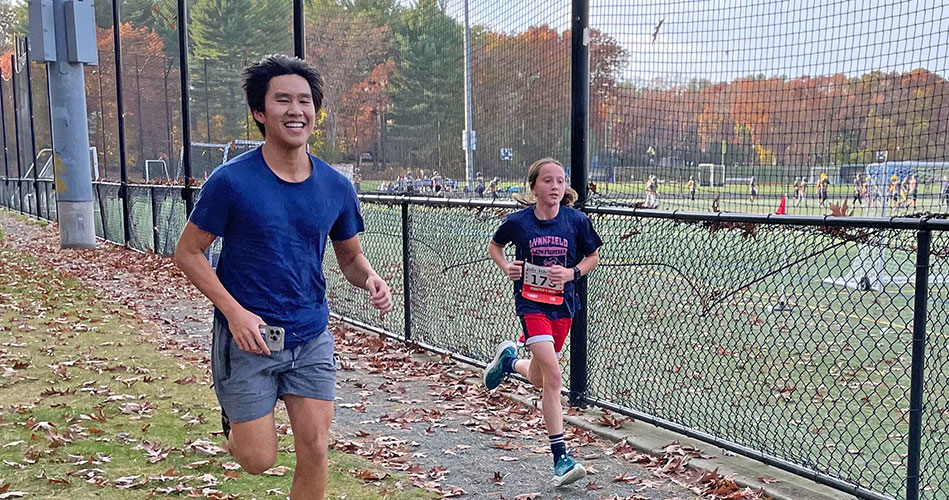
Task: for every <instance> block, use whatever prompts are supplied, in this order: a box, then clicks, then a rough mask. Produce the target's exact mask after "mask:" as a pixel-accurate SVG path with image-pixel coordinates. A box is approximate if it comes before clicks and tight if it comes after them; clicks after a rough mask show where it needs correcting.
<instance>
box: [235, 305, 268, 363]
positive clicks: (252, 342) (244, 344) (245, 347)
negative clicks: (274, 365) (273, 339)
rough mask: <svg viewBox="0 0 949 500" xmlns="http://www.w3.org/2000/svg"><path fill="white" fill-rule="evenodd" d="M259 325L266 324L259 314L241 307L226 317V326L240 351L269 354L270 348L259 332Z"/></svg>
mask: <svg viewBox="0 0 949 500" xmlns="http://www.w3.org/2000/svg"><path fill="white" fill-rule="evenodd" d="M261 325H266V323H264V320H262V319H260V316H257V315H256V314H254V313H252V312H250V311H248V310H247V309H241V310H239V311H237V312H236V313H233V314H231V315H230V316H228V317H227V328H228V329H229V330H230V331H231V336H232V337H234V342H235V343H237V347H239V348H240V349H241V350H242V351H247V352H252V353H254V354H265V355H267V356H270V349H269V348H268V347H267V343H266V342H264V337H263V335H261V334H260V327H261Z"/></svg>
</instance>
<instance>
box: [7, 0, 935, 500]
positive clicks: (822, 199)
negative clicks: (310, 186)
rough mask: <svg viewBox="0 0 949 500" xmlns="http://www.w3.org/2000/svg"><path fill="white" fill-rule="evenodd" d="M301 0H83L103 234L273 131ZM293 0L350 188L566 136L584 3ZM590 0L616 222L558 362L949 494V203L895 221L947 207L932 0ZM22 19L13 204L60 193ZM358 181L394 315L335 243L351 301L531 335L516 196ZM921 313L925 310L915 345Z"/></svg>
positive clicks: (726, 437) (128, 240)
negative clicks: (184, 17) (244, 87)
mask: <svg viewBox="0 0 949 500" xmlns="http://www.w3.org/2000/svg"><path fill="white" fill-rule="evenodd" d="M122 5H123V6H125V5H126V3H123V4H122ZM128 5H131V4H128ZM291 7H292V3H291V2H286V1H277V0H245V1H240V2H225V3H221V2H210V1H203V0H198V1H196V2H194V4H193V6H192V7H191V11H190V15H189V30H188V35H189V37H188V38H189V40H190V42H189V43H190V45H189V46H188V47H185V50H184V51H181V50H179V45H178V44H179V32H178V29H179V23H178V15H179V13H178V12H177V2H174V1H173V0H159V1H158V2H151V3H150V4H149V8H147V9H134V8H131V9H127V10H123V12H121V13H120V19H119V23H118V31H119V37H118V38H119V39H118V42H119V43H118V44H116V39H115V33H114V32H113V28H114V26H115V24H116V23H114V22H113V16H112V5H111V2H99V3H97V4H96V10H97V16H96V17H97V25H98V26H97V42H98V49H99V65H98V66H94V67H88V68H87V69H86V73H85V75H86V89H87V105H88V110H89V134H90V146H91V148H90V159H91V168H92V171H93V172H92V174H93V178H94V179H97V180H98V181H99V182H96V183H95V184H94V196H95V199H94V210H95V224H96V234H97V235H99V236H100V237H102V238H105V239H107V240H109V241H114V242H118V243H121V244H127V245H128V246H129V247H131V248H134V249H137V250H141V251H154V252H156V253H159V254H163V255H169V254H171V253H172V252H173V250H174V245H175V242H176V240H177V237H178V235H179V234H180V231H181V228H182V227H183V226H184V224H185V221H186V219H187V213H186V207H187V203H186V201H185V200H186V198H188V197H187V196H183V195H185V194H186V195H189V196H190V195H192V194H194V195H197V194H198V193H197V192H196V191H195V192H192V191H184V188H183V187H182V186H181V184H183V183H185V182H186V181H185V178H186V177H188V173H189V172H190V177H191V178H193V179H196V180H197V181H198V183H200V181H201V180H202V179H204V178H206V176H207V175H208V174H209V173H210V172H211V171H212V170H213V169H214V168H216V167H217V166H218V165H220V164H221V163H223V162H225V161H227V160H228V159H230V158H233V157H234V156H236V155H238V154H240V153H241V152H244V151H247V150H248V149H251V148H254V147H257V146H258V145H259V144H260V142H259V141H260V139H262V137H261V135H260V133H259V131H258V130H257V127H256V126H255V124H254V122H253V118H252V116H251V115H250V114H249V112H248V110H247V108H246V104H245V103H244V100H243V96H242V93H241V91H240V88H239V78H240V70H241V68H243V67H244V66H246V64H247V63H248V62H251V61H254V60H256V59H258V58H259V57H260V56H262V55H264V54H267V53H274V52H283V53H289V52H290V51H291V50H292V49H293V47H292V45H293V44H292V43H291V42H292V38H291V36H292V29H291V19H292V17H293V15H292V12H291ZM305 10H306V12H305V14H306V15H305V19H306V23H305V26H304V33H302V36H303V38H305V41H306V46H307V50H306V58H307V60H308V61H310V62H311V63H312V64H313V65H314V66H316V67H317V68H318V69H319V70H320V71H321V72H322V74H323V76H324V78H325V80H326V83H325V87H324V92H325V97H324V102H323V110H322V111H321V113H320V114H319V117H318V124H317V127H316V132H315V133H314V135H313V137H312V138H311V141H310V151H311V152H313V153H315V154H317V156H320V157H321V158H323V159H325V160H327V161H329V162H331V163H334V164H336V165H337V166H341V167H340V168H341V169H342V170H346V171H348V172H350V173H351V174H352V176H353V181H354V183H355V184H356V185H357V189H361V190H363V191H383V192H389V193H393V192H395V193H404V192H407V191H411V192H414V193H424V194H432V195H436V196H438V197H442V198H487V199H489V200H490V199H496V198H499V197H508V196H510V195H511V194H515V193H517V192H523V191H524V190H525V189H527V187H526V186H525V185H524V177H525V172H526V166H527V165H528V164H530V163H531V162H532V161H533V160H535V159H537V158H539V157H543V156H554V157H558V158H560V159H562V160H567V159H568V157H569V153H570V151H571V133H570V126H571V124H570V120H571V113H572V104H573V103H572V102H571V98H570V88H571V85H572V78H573V77H572V75H571V66H570V48H571V43H572V41H573V40H574V39H573V34H572V33H571V32H570V29H569V28H570V24H569V23H570V15H571V5H570V2H567V1H554V0H541V1H535V2H526V3H525V2H520V3H518V2H514V3H511V2H500V1H498V0H483V1H478V2H475V1H468V2H466V1H464V0H418V1H417V2H414V3H412V4H409V5H404V4H402V3H399V2H355V3H353V2H308V3H306V9H305ZM590 10H591V16H590V18H591V25H590V30H589V32H588V33H585V35H584V39H587V40H588V41H589V43H588V47H589V51H590V56H589V57H590V74H589V75H588V76H589V85H590V105H589V122H590V128H589V131H588V137H587V139H588V144H589V150H590V151H589V152H590V155H589V156H590V158H591V161H590V165H589V181H590V186H589V187H590V199H589V200H588V201H587V204H586V206H585V210H586V211H587V212H588V213H589V214H590V215H591V217H592V218H593V222H594V225H595V226H596V227H597V229H598V230H599V232H600V234H601V235H602V236H603V239H604V241H605V243H606V245H605V246H604V248H603V250H602V264H601V266H600V267H599V268H598V269H597V270H596V271H595V272H594V273H593V274H591V275H590V277H589V278H588V280H589V299H588V300H589V302H588V314H589V322H588V330H589V332H588V339H587V345H586V350H587V351H588V356H587V357H586V359H575V358H574V357H572V356H571V355H570V352H571V349H570V348H569V347H568V348H565V349H564V360H563V362H564V372H565V381H566V382H568V383H566V384H565V387H570V389H571V391H574V392H579V396H580V397H582V398H585V399H586V401H588V402H593V403H596V404H599V405H602V406H605V407H610V408H615V409H618V410H620V411H623V412H626V413H629V414H632V415H634V416H636V417H638V418H640V419H643V420H647V421H652V422H655V423H657V424H659V425H664V426H667V427H671V428H674V429H677V430H679V431H681V432H685V433H689V434H692V435H696V436H698V437H701V438H703V439H707V440H709V441H712V442H715V443H716V444H720V445H721V446H723V447H726V448H728V449H732V450H734V451H738V452H741V453H745V454H748V455H750V456H753V457H755V458H758V459H759V460H762V461H765V462H768V463H773V464H775V465H778V466H781V467H784V468H785V469H788V470H792V471H795V472H798V473H800V474H803V475H806V476H813V475H815V474H816V475H817V478H818V479H819V480H821V481H823V482H826V483H829V484H832V485H834V486H837V487H838V488H841V489H842V490H845V491H848V492H851V493H853V494H854V495H857V496H860V497H864V498H883V497H887V498H890V497H903V496H911V493H910V492H908V491H906V490H907V489H908V488H909V486H908V484H910V482H911V481H909V480H908V479H907V477H908V475H907V474H908V473H907V469H909V472H912V469H913V460H912V457H913V456H914V453H915V451H914V446H916V445H919V448H918V449H919V453H920V455H921V462H920V463H921V464H922V469H921V470H922V479H921V494H920V495H919V498H942V497H945V496H947V495H949V483H947V482H946V480H945V479H944V478H945V477H947V476H949V474H947V472H949V469H947V468H949V458H947V456H949V452H947V445H946V440H947V439H949V437H947V421H949V412H947V411H946V407H947V405H949V401H947V399H946V396H945V395H946V393H947V389H949V388H947V387H946V384H945V383H944V380H945V378H946V377H945V375H946V370H949V367H947V366H946V364H947V362H949V359H947V357H949V350H947V348H946V341H945V334H944V333H943V330H945V329H946V328H947V319H946V318H944V317H943V316H944V314H945V313H944V311H945V309H946V307H945V300H946V297H944V295H946V293H947V292H946V290H945V287H944V284H945V280H946V276H949V269H944V267H945V264H944V263H943V260H945V259H946V258H947V257H949V251H947V250H946V249H945V246H946V243H947V238H946V236H945V233H943V232H942V225H940V224H944V223H942V222H939V223H933V222H921V223H920V224H922V225H921V226H920V227H926V228H929V227H932V228H933V229H932V231H931V234H932V240H933V241H932V246H931V251H928V252H927V251H920V250H919V248H921V246H920V243H919V241H918V240H919V235H918V234H917V232H916V230H915V229H914V228H913V227H911V226H910V225H909V223H908V222H906V221H905V220H904V221H903V222H900V220H902V219H900V220H895V221H894V220H892V219H891V217H893V216H894V215H897V216H912V217H915V219H913V220H915V221H917V222H919V221H923V220H925V218H926V217H928V215H920V213H921V212H924V211H928V212H937V213H938V212H946V211H949V158H946V155H947V141H946V137H949V99H946V97H947V94H949V87H947V83H946V71H947V68H946V64H947V62H946V61H947V60H946V58H945V57H942V54H944V53H945V51H946V48H947V45H949V7H947V6H945V5H943V3H942V2H939V1H938V0H915V1H911V2H900V3H893V2H875V3H874V2H871V3H862V4H861V3H859V2H857V3H854V2H845V3H826V2H823V3H822V2H810V3H806V2H805V3H803V4H801V3H799V4H795V5H793V6H788V5H787V4H782V3H775V2H766V1H757V2H751V3H741V4H739V3H728V2H726V3H720V4H716V5H711V4H708V3H702V2H684V1H669V0H664V1H662V2H629V1H628V0H598V1H595V2H592V5H591V7H590ZM466 28H467V29H466ZM283 33H286V35H283ZM277 34H279V35H277ZM466 39H467V43H466ZM116 46H118V47H119V51H120V52H119V54H120V56H121V59H122V68H121V70H117V69H116V64H115V62H116ZM23 48H24V47H20V48H19V49H18V50H15V51H14V52H16V53H15V54H13V55H9V57H10V59H11V60H10V70H11V71H9V72H6V71H5V72H4V75H3V80H2V81H0V91H2V100H0V109H2V111H3V116H4V120H3V127H2V129H3V132H4V148H5V153H6V154H5V157H4V171H3V173H4V176H3V179H2V182H0V197H2V202H0V204H2V205H3V206H5V207H8V208H11V209H13V210H18V211H21V212H24V213H30V214H33V215H36V216H38V217H44V218H48V219H55V209H56V202H55V192H56V190H55V186H54V184H53V181H52V177H53V175H52V172H53V170H52V168H53V161H54V159H53V156H52V155H51V154H50V153H49V149H50V147H51V146H50V144H51V134H50V125H49V105H48V99H47V97H46V96H47V95H48V94H47V90H46V84H45V78H46V75H45V69H44V68H43V67H42V65H39V64H33V65H32V66H31V65H29V64H27V63H26V58H25V54H24V53H23V52H24V51H23ZM183 55H187V57H188V61H189V62H188V64H187V69H188V72H189V73H190V79H189V80H188V82H185V83H184V84H182V82H181V74H182V73H183V72H182V71H181V69H182V64H181V61H182V60H183ZM4 57H7V56H4ZM0 66H5V64H0ZM27 68H29V69H30V71H27ZM466 72H467V73H468V75H469V76H470V78H466ZM117 74H118V76H119V77H118V78H116V76H117ZM574 77H575V75H574ZM469 79H470V84H469V83H468V81H469ZM120 86H121V88H122V95H123V97H122V98H121V99H118V98H117V95H118V94H119V87H120ZM185 94H187V95H188V99H187V102H186V103H185V104H187V105H188V106H190V117H189V118H188V119H187V125H188V127H185V122H184V121H183V118H182V116H183V106H182V96H183V95H185ZM31 95H32V97H31ZM469 121H470V126H469V125H468V122H469ZM120 128H121V129H122V130H123V131H124V136H125V138H124V141H120V140H119V136H120V134H119V129H120ZM185 128H189V129H190V133H186V132H185ZM467 129H470V130H472V131H475V132H477V134H476V138H477V139H476V148H475V149H474V150H473V151H470V152H466V151H465V150H464V149H463V148H462V147H461V142H462V140H461V139H462V136H463V133H464V132H465V131H466V130H467ZM186 144H187V145H188V147H187V148H186V147H184V145H186ZM44 150H45V151H46V153H44ZM185 150H187V152H188V153H189V154H188V155H187V156H190V162H187V161H186V155H185V154H184V152H185ZM469 153H470V154H469ZM44 155H45V156H44ZM565 164H567V168H568V169H570V168H571V165H569V162H567V161H565ZM123 165H124V170H123ZM123 179H124V182H123V181H122V180H123ZM690 181H691V182H690ZM169 184H177V185H169ZM365 200H366V201H367V202H366V203H364V205H363V215H364V217H365V218H366V225H367V231H366V233H365V234H364V235H363V237H362V241H363V245H364V247H365V250H366V254H367V255H368V256H369V258H370V260H371V261H372V262H373V264H374V265H375V266H376V268H377V270H378V271H379V272H380V274H381V275H383V276H384V277H385V278H386V279H387V280H388V281H389V282H390V283H391V284H392V285H393V288H394V294H395V299H396V301H397V302H400V305H399V306H398V307H397V309H396V311H394V312H393V313H392V314H390V315H388V316H386V317H385V318H384V319H381V318H379V317H378V316H377V315H376V314H375V313H373V312H372V311H371V310H369V309H368V308H365V307H364V306H363V305H362V304H363V297H362V295H360V293H359V292H358V291H356V290H354V289H353V288H352V287H350V286H348V285H347V284H346V283H345V279H344V278H343V277H342V276H341V274H340V273H339V272H338V270H336V267H335V266H334V265H333V252H331V251H328V252H327V254H326V255H327V260H328V261H329V262H328V263H327V266H326V273H327V279H328V289H327V295H328V297H329V299H330V301H331V302H332V304H333V308H334V311H335V312H336V313H337V314H339V315H342V316H344V317H345V318H346V319H348V320H350V321H356V322H359V323H360V324H363V325H366V326H369V327H373V328H376V329H379V330H383V331H386V332H388V333H390V334H392V335H395V336H398V337H401V338H403V339H406V340H410V341H413V342H419V343H421V344H423V345H426V346H428V347H431V348H435V349H437V350H440V351H444V352H449V353H452V354H453V355H455V356H457V357H459V358H461V359H465V360H468V361H472V362H477V363H480V362H484V361H485V360H486V359H488V357H489V356H490V355H491V353H492V352H493V348H494V346H495V345H496V343H497V342H499V341H500V340H503V339H508V338H512V337H514V336H516V333H517V331H518V323H517V320H516V318H515V317H514V316H513V309H512V305H513V304H512V300H511V298H510V294H511V289H510V288H511V285H510V283H509V282H508V280H506V279H504V277H503V276H502V275H501V274H500V273H498V272H497V270H496V269H495V267H494V266H493V264H492V263H491V262H490V260H489V259H488V258H487V255H486V249H485V247H486V245H487V241H488V239H489V238H490V236H491V234H493V232H494V230H495V229H496V227H497V225H498V224H499V222H500V220H501V219H502V218H503V217H504V216H505V215H506V214H507V213H509V212H510V211H511V210H513V209H514V205H513V204H510V203H503V202H496V203H487V202H484V203H482V202H478V201H465V200H459V199H453V200H450V201H445V200H418V199H413V200H407V199H403V198H385V197H374V196H372V195H370V196H369V197H367V198H365ZM844 201H846V202H847V203H848V205H849V209H854V208H855V209H856V211H857V214H858V215H862V216H864V217H870V218H876V220H863V221H857V220H855V219H852V218H834V219H830V220H824V219H820V218H816V217H815V218H794V217H790V218H775V219H767V218H761V217H754V216H749V217H745V218H742V217H740V216H735V215H734V214H728V213H724V212H750V213H755V212H759V213H773V212H784V213H788V214H800V215H807V216H814V215H826V214H829V213H831V212H834V213H835V214H836V215H842V214H845V213H849V210H845V209H843V208H842V207H840V205H843V202H844ZM616 205H632V206H637V207H647V208H648V207H658V208H660V209H664V210H666V209H668V210H680V211H682V212H676V213H670V212H654V211H649V210H645V211H644V210H639V211H628V210H623V209H617V208H611V207H613V206H616ZM126 207H127V208H126ZM692 212H717V214H716V213H711V214H710V213H705V214H698V215H697V214H695V213H692ZM845 219H846V220H849V221H850V222H847V223H846V224H843V223H840V222H839V221H840V220H845ZM778 222H780V223H778ZM841 224H843V225H841ZM927 234H929V233H927ZM219 248H220V244H219V243H216V244H215V245H214V246H213V247H212V250H211V251H210V252H209V254H210V255H209V257H210V259H211V261H212V263H213V262H216V256H217V252H218V251H219ZM921 256H927V257H928V260H930V263H929V267H928V268H927V267H925V266H923V267H917V265H918V264H920V263H919V262H918V259H919V258H920V257H921ZM920 265H921V264H920ZM923 269H927V270H928V271H927V272H928V273H929V277H928V279H927V280H924V281H925V282H926V283H927V284H928V290H926V293H925V294H923V293H922V291H921V290H920V289H918V287H917V273H918V272H921V270H923ZM918 270H919V271H918ZM918 297H923V298H925V299H926V300H925V301H923V302H922V304H925V305H928V310H927V313H926V314H925V316H923V315H921V314H920V312H919V311H920V310H921V309H920V305H921V304H920V302H919V301H920V299H919V298H918ZM921 318H922V319H925V320H926V321H925V322H922V323H921ZM914 322H915V323H916V327H920V328H921V327H923V326H928V330H927V331H928V332H929V334H928V335H927V336H926V337H925V343H924V344H922V345H921V344H920V343H919V340H921V339H920V337H921V335H922V333H923V330H921V329H920V328H915V327H914ZM914 332H916V333H917V334H918V335H917V337H918V338H917V339H916V340H917V342H916V343H915V344H914V342H913V340H914V339H913V334H914ZM573 352H582V350H580V351H573ZM921 352H922V353H925V357H922V356H921V355H920V353H921ZM571 363H582V366H583V370H571ZM917 372H918V373H919V374H921V375H923V377H922V378H921V379H914V378H913V376H912V375H913V374H914V373H917ZM583 373H585V374H587V377H586V379H580V378H579V376H580V375H582V374H583ZM574 375H577V376H576V377H574ZM578 382H581V383H582V386H580V387H575V386H574V384H576V383H578ZM914 394H915V395H916V397H917V398H918V400H917V401H915V402H914V399H913V397H914ZM920 401H921V402H922V404H921V405H918V404H916V403H919V402H920ZM920 412H921V413H920ZM915 417H920V418H921V426H915V427H914V424H913V419H914V418H915ZM917 438H920V439H921V440H920V441H914V439H917Z"/></svg>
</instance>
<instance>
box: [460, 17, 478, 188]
mask: <svg viewBox="0 0 949 500" xmlns="http://www.w3.org/2000/svg"><path fill="white" fill-rule="evenodd" d="M471 99H472V97H471V30H470V29H469V27H468V0H465V132H464V134H463V140H462V146H464V148H465V178H466V181H467V183H468V186H471V185H473V184H474V148H475V140H474V135H475V131H474V130H472V128H473V123H474V116H473V114H472V105H471Z"/></svg>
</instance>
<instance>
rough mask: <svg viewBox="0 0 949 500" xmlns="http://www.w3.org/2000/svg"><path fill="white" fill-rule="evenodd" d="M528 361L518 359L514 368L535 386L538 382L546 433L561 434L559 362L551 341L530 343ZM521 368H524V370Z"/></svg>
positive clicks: (561, 413)
mask: <svg viewBox="0 0 949 500" xmlns="http://www.w3.org/2000/svg"><path fill="white" fill-rule="evenodd" d="M528 348H529V349H530V351H531V355H532V357H531V360H530V361H524V360H522V361H518V362H517V363H516V364H515V365H514V369H515V370H517V371H518V373H520V374H521V375H524V376H525V377H527V378H528V380H530V381H531V384H534V386H535V387H536V386H537V385H538V383H540V387H541V389H542V396H541V404H542V405H543V406H542V408H541V409H542V411H543V415H544V424H546V426H547V434H548V435H550V436H554V435H557V434H563V404H562V403H561V400H560V389H561V378H562V375H561V373H560V363H559V361H557V353H556V352H555V351H554V343H553V342H536V343H534V344H530V345H529V346H528ZM521 369H525V371H524V372H522V371H521Z"/></svg>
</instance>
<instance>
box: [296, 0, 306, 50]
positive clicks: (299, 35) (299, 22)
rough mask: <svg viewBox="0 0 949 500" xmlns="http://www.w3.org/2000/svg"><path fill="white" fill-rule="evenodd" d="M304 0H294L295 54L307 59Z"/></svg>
mask: <svg viewBox="0 0 949 500" xmlns="http://www.w3.org/2000/svg"><path fill="white" fill-rule="evenodd" d="M305 26H306V24H305V22H304V16H303V0H293V55H295V56H297V57H299V58H300V59H306V33H305V31H304V29H305Z"/></svg>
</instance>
